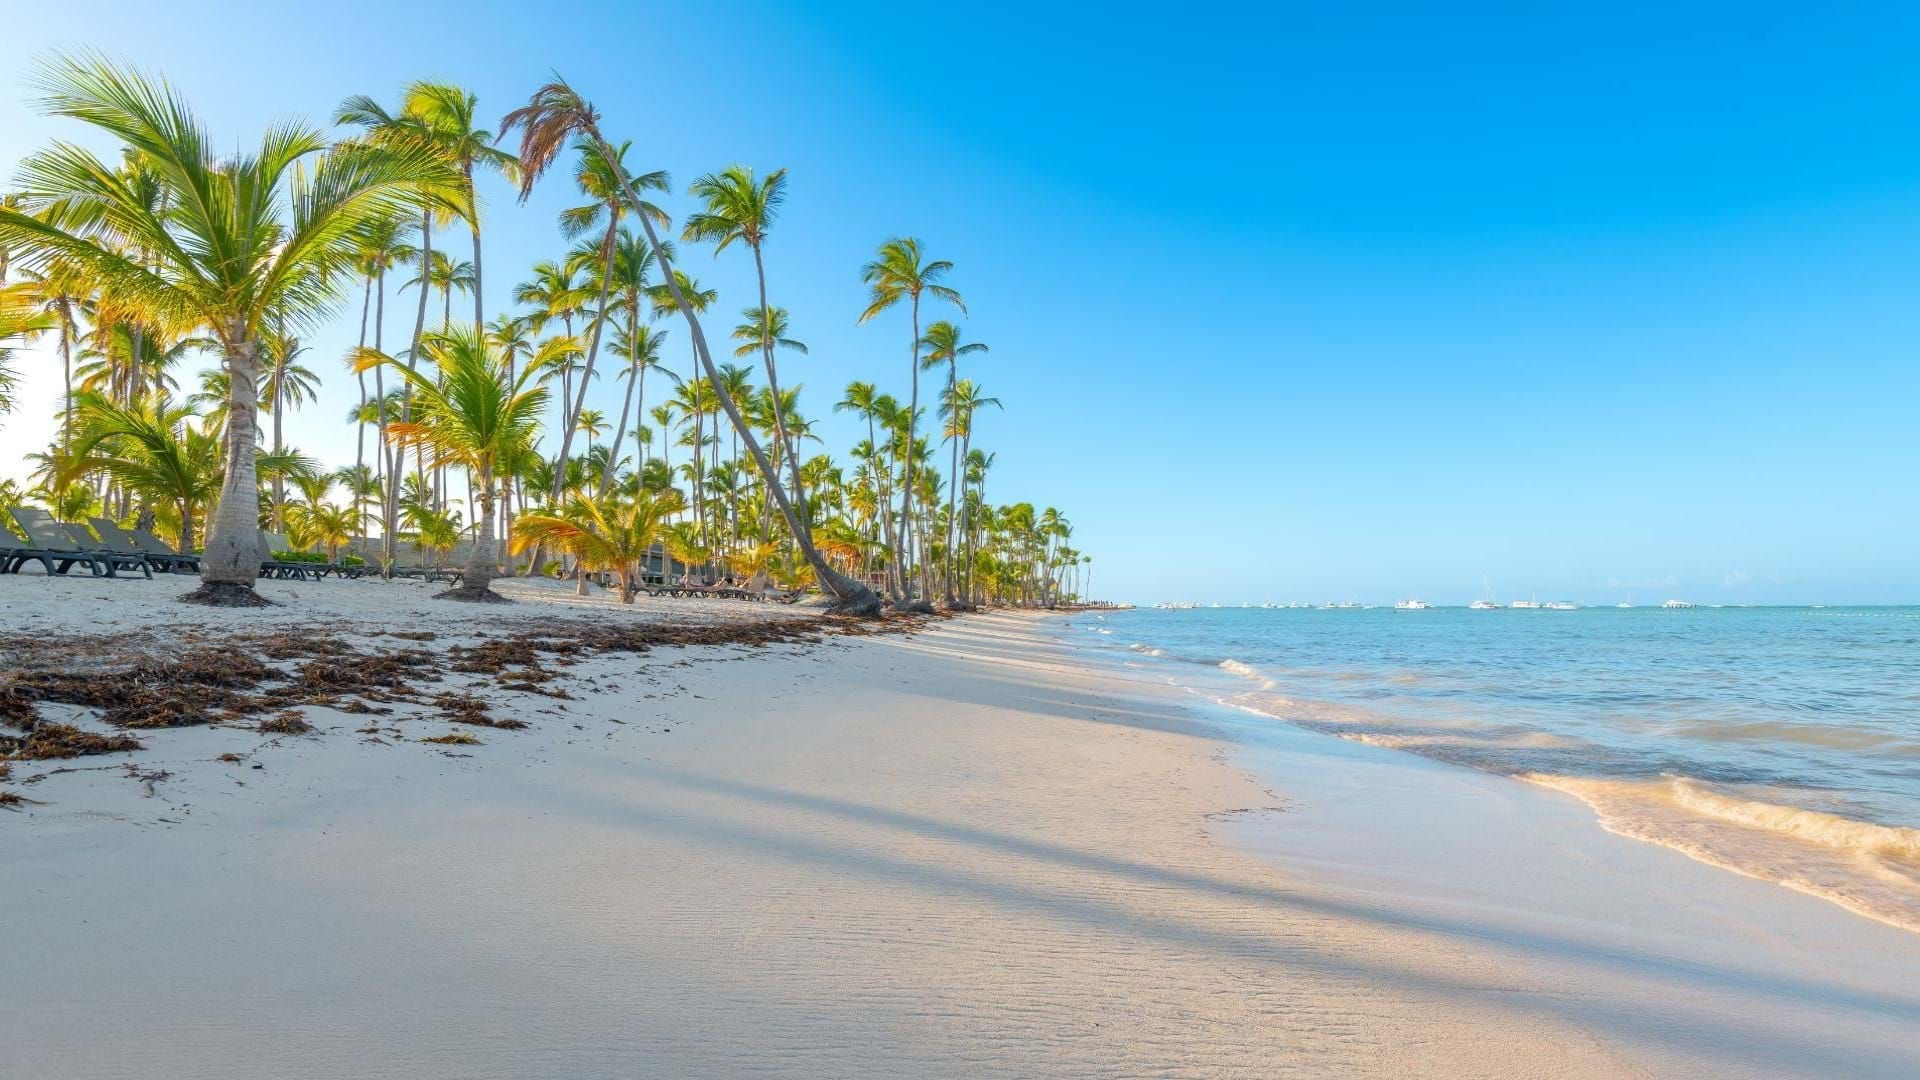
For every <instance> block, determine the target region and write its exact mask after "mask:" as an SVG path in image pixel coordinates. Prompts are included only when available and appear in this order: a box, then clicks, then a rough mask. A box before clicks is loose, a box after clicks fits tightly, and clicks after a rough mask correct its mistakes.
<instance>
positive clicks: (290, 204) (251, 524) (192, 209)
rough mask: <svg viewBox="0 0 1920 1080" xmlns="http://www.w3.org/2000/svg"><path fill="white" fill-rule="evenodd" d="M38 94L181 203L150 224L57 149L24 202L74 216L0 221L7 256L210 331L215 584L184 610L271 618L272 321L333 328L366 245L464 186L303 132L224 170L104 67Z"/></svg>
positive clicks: (399, 151)
mask: <svg viewBox="0 0 1920 1080" xmlns="http://www.w3.org/2000/svg"><path fill="white" fill-rule="evenodd" d="M39 81H40V83H41V85H42V87H43V89H44V96H43V98H42V102H43V104H44V106H45V108H46V109H47V111H48V112H49V113H51V114H54V115H59V116H67V117H72V118H75V119H78V120H82V121H84V122H86V123H88V124H91V125H92V126H94V127H96V128H99V129H101V130H102V131H103V132H105V133H107V134H109V135H112V136H114V137H117V138H118V139H120V140H121V141H122V142H124V143H126V144H127V145H128V146H130V147H131V148H133V149H134V150H136V151H138V152H139V153H140V155H141V156H142V158H143V160H144V161H145V162H146V163H147V164H148V165H149V166H150V167H151V168H152V169H153V170H154V172H155V174H156V175H157V176H158V177H159V178H160V182H161V183H162V184H163V185H164V186H165V187H166V188H167V189H168V190H169V191H170V192H171V193H172V195H171V197H170V198H169V199H168V200H167V207H166V209H165V211H164V212H160V213H156V212H153V211H151V210H150V209H149V208H148V207H147V206H144V205H141V204H140V203H139V201H138V199H137V196H136V193H134V192H131V191H129V190H128V189H127V183H128V182H127V181H126V180H125V179H124V178H123V177H121V176H120V175H118V174H117V173H116V171H115V170H113V169H110V168H108V167H107V166H106V165H105V164H104V163H103V162H101V161H100V160H99V159H98V158H96V157H94V156H93V155H92V154H91V153H89V152H87V151H85V150H82V149H80V148H79V147H77V146H75V145H73V144H68V143H61V144H57V145H55V146H54V147H52V148H50V149H48V150H44V151H41V152H40V153H37V154H34V155H33V156H31V157H29V158H28V159H27V160H26V161H25V162H24V163H23V165H22V166H21V173H20V175H21V181H22V182H21V189H22V193H23V194H24V195H25V196H26V202H27V204H28V205H29V206H33V205H36V204H38V205H48V206H52V205H58V206H61V207H63V208H64V209H65V211H66V213H65V214H63V215H62V217H63V219H64V220H63V222H61V223H55V222H52V221H46V220H41V219H38V218H36V217H34V216H32V215H30V214H26V213H22V212H20V211H14V210H0V245H5V246H8V247H11V248H16V249H25V250H27V251H28V253H29V256H28V257H29V260H46V259H67V260H71V261H72V262H74V263H76V264H78V265H80V266H81V267H83V268H84V269H85V271H86V272H87V273H88V274H89V275H90V276H92V277H93V278H95V279H96V280H98V281H100V282H101V283H103V285H104V286H105V287H108V288H110V289H111V290H112V291H113V292H114V293H115V294H116V295H118V296H122V297H125V298H129V299H130V300H132V301H136V302H138V303H139V305H140V306H141V307H142V308H143V309H144V310H146V311H147V312H149V313H150V314H151V316H152V317H153V318H154V319H155V321H158V322H162V323H166V324H169V325H175V326H183V325H191V324H203V325H205V326H206V327H208V328H209V329H210V330H211V332H212V334H213V336H214V338H215V339H217V340H218V341H219V343H220V349H221V353H222V362H223V366H224V367H225V369H226V371H227V373H228V376H229V390H228V407H227V443H228V446H227V461H226V467H225V469H224V487H223V489H222V491H221V496H220V504H219V508H218V509H217V510H216V511H215V513H214V516H213V520H212V529H211V532H210V535H209V537H208V542H207V551H206V557H205V558H204V559H202V560H201V577H202V582H203V584H202V587H201V588H200V589H199V590H196V591H195V592H194V593H191V594H189V595H188V597H186V598H187V599H190V600H194V601H197V602H202V603H263V602H264V601H262V600H261V599H260V597H259V596H258V595H257V594H256V593H255V592H254V590H253V583H254V580H255V579H256V578H257V577H258V576H259V572H260V558H259V550H258V548H259V544H258V540H257V536H258V531H257V528H256V526H255V523H256V521H257V520H258V517H259V489H258V486H257V484H256V473H255V467H254V466H255V462H254V449H255V442H256V415H257V410H258V400H257V396H256V388H257V387H258V385H259V371H260V368H259V365H260V353H261V342H262V338H263V337H264V335H265V332H266V330H267V328H268V327H267V323H268V318H269V315H270V314H271V315H273V316H274V317H276V318H283V319H285V320H286V321H287V322H288V323H289V324H292V325H295V326H300V325H303V324H306V323H308V322H310V321H312V320H313V319H315V318H317V317H318V316H319V315H321V314H323V313H324V312H325V311H327V310H328V309H329V308H330V307H331V306H332V305H333V303H334V301H335V299H336V296H337V294H338V290H339V286H340V284H341V283H342V282H344V281H346V280H347V277H348V273H349V271H350V270H351V268H352V266H353V261H354V256H355V252H356V244H355V234H356V233H357V231H358V230H359V229H361V228H362V227H364V226H365V225H367V224H368V223H369V222H371V221H373V220H375V219H378V218H380V217H383V216H386V215H389V214H392V213H394V212H396V211H397V210H399V209H400V208H401V207H402V206H403V205H405V204H406V203H407V202H408V201H409V200H410V199H414V198H418V197H419V194H420V193H421V192H422V191H443V190H445V188H446V186H447V185H448V184H449V183H450V181H451V180H452V179H453V177H451V176H450V175H449V173H448V170H447V169H446V168H445V166H444V164H443V163H442V162H440V161H439V160H438V159H436V158H435V157H434V156H433V155H431V154H428V153H425V152H423V151H421V150H419V149H417V148H413V147H407V146H391V147H375V146H365V145H349V146H341V147H335V148H332V149H329V148H328V146H327V143H326V140H325V138H324V137H323V136H322V134H321V133H320V132H319V131H317V130H314V129H311V128H306V127H303V126H299V125H295V124H283V125H280V126H277V127H275V128H274V129H272V130H271V131H269V132H268V133H267V135H266V136H265V137H264V138H263V139H262V140H261V144H260V147H259V149H258V151H257V152H255V153H253V154H251V155H243V156H238V157H224V156H216V153H215V151H214V150H213V147H212V143H211V140H210V139H209V137H208V135H207V133H206V131H205V129H204V128H202V127H201V125H200V123H199V121H198V119H197V118H196V117H195V116H194V114H193V112H192V110H191V108H190V107H189V106H188V105H187V103H186V102H185V101H184V100H182V99H181V98H180V97H179V95H178V94H177V93H176V92H175V91H174V90H173V89H172V88H171V87H169V86H168V85H167V84H165V83H164V82H161V81H159V80H156V79H153V78H150V77H148V76H146V75H144V74H142V73H140V72H138V71H133V70H124V71H123V70H121V69H118V68H116V67H114V66H113V65H111V64H109V63H107V62H106V61H104V60H100V59H96V58H91V57H85V58H81V57H62V58H59V59H57V60H55V61H54V62H53V63H51V64H50V65H48V66H47V67H45V68H43V69H42V71H41V72H40V75H39ZM116 244H124V245H126V246H129V247H133V248H135V249H138V250H141V251H145V252H147V253H148V258H147V259H145V260H142V259H137V258H134V257H132V256H129V255H128V254H126V253H124V252H123V251H121V250H116V246H114V245H116Z"/></svg>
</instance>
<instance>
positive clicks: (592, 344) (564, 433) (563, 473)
mask: <svg viewBox="0 0 1920 1080" xmlns="http://www.w3.org/2000/svg"><path fill="white" fill-rule="evenodd" d="M619 224H620V215H618V214H608V215H607V236H606V239H604V240H602V241H601V251H602V257H601V262H600V303H599V305H598V306H597V307H596V308H595V309H594V312H593V333H592V334H591V335H589V336H588V338H587V365H586V366H585V367H583V368H581V369H580V390H579V398H578V400H576V401H574V402H573V405H572V409H571V411H570V412H568V413H567V415H566V417H565V419H566V426H565V427H564V428H562V429H561V431H560V461H559V468H557V469H556V470H554V474H553V501H554V503H555V504H556V505H558V503H559V502H560V492H561V491H562V490H563V489H564V488H565V486H566V482H567V454H568V452H569V451H571V450H572V449H573V429H574V428H575V427H576V426H578V424H579V420H580V410H582V409H584V408H586V407H587V382H588V381H589V380H590V379H592V378H593V362H594V360H595V359H597V358H598V357H599V355H600V331H601V330H602V329H603V328H605V326H606V325H607V293H608V291H609V290H610V289H612V288H613V241H614V228H615V227H616V226H618V225H619ZM565 407H566V406H565V404H564V403H563V404H562V408H565Z"/></svg>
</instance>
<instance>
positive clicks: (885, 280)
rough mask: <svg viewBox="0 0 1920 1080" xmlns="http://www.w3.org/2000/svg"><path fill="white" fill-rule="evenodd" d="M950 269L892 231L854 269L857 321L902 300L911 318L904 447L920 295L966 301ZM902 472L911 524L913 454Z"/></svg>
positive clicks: (916, 407) (915, 393) (911, 413)
mask: <svg viewBox="0 0 1920 1080" xmlns="http://www.w3.org/2000/svg"><path fill="white" fill-rule="evenodd" d="M952 270H953V263H951V262H949V261H947V260H945V259H935V260H932V261H928V260H927V259H926V258H925V256H924V255H923V254H922V253H921V250H920V241H918V240H916V239H914V238H913V237H911V236H896V237H894V238H893V239H891V240H888V241H887V242H886V243H884V244H881V245H880V249H879V251H877V252H876V253H875V255H874V258H873V261H872V262H869V263H868V264H867V265H866V266H864V267H862V268H861V270H860V277H861V280H863V281H865V282H866V283H867V286H868V289H869V294H868V297H867V309H866V310H865V311H863V312H861V313H860V318H859V321H860V322H863V323H864V322H866V321H868V320H869V319H872V318H873V317H874V316H876V315H878V314H880V313H881V312H883V311H886V310H887V309H889V308H892V307H894V306H896V305H898V304H899V303H900V302H901V301H902V300H905V301H907V303H908V306H909V307H910V308H911V311H912V317H913V362H912V364H911V366H910V370H911V371H912V373H913V390H912V393H911V394H910V395H909V396H908V398H907V446H908V447H909V448H911V447H912V446H913V442H914V426H915V424H916V423H917V422H918V416H919V412H920V349H921V346H922V339H921V336H920V298H921V297H922V296H923V295H924V296H932V297H936V298H938V299H941V300H945V301H947V302H948V303H950V304H952V305H953V306H955V307H957V308H959V309H960V311H961V313H962V314H965V313H966V310H967V305H966V302H965V301H963V300H961V299H960V294H959V293H958V292H955V291H954V290H953V289H952V288H951V287H949V286H947V285H943V284H941V281H942V280H943V279H945V278H946V276H947V274H948V273H950V272H951V271H952ZM906 469H907V471H906V476H905V480H904V482H903V483H902V484H901V485H900V516H901V518H902V519H903V521H904V522H905V524H903V526H902V527H903V528H909V527H911V523H912V522H913V520H914V517H913V486H914V485H913V456H912V454H908V456H907V466H906ZM920 549H921V552H922V557H921V559H920V578H921V582H922V585H923V587H924V585H925V584H926V582H927V581H928V575H929V573H930V572H931V570H930V568H929V567H928V565H927V560H926V558H925V554H924V553H925V549H926V544H925V542H924V541H922V543H921V545H920Z"/></svg>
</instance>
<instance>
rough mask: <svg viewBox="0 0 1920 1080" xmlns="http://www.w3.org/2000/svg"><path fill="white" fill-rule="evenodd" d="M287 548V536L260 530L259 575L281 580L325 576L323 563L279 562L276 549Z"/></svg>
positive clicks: (282, 549)
mask: <svg viewBox="0 0 1920 1080" xmlns="http://www.w3.org/2000/svg"><path fill="white" fill-rule="evenodd" d="M285 550H287V538H286V537H284V536H279V535H277V534H272V533H268V532H267V531H266V530H265V529H262V530H260V576H261V577H266V578H276V579H278V580H281V581H288V580H293V581H309V580H313V579H317V578H321V577H325V576H326V564H324V563H300V562H281V561H280V560H279V559H276V558H274V557H273V553H274V552H276V551H285Z"/></svg>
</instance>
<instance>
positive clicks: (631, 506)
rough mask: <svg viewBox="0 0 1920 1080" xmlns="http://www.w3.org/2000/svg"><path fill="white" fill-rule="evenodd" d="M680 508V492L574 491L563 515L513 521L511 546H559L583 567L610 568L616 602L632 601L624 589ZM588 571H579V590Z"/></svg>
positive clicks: (628, 591) (553, 547)
mask: <svg viewBox="0 0 1920 1080" xmlns="http://www.w3.org/2000/svg"><path fill="white" fill-rule="evenodd" d="M682 509H685V504H684V503H683V502H682V500H681V498H680V493H679V492H678V491H675V490H673V489H671V488H669V489H667V490H666V491H663V492H652V491H645V490H642V491H640V492H637V493H636V494H635V495H634V497H633V498H631V499H627V498H622V497H620V496H617V495H602V496H600V497H599V498H594V499H588V498H585V497H581V496H576V497H575V498H574V500H573V502H572V504H571V505H570V506H569V507H568V512H567V513H566V514H528V515H526V516H525V517H523V518H521V519H520V520H519V521H518V522H517V523H516V524H515V526H514V531H513V547H514V550H516V551H525V550H528V549H530V548H535V547H546V548H552V549H554V550H555V551H564V552H566V553H567V554H568V555H570V556H572V557H573V559H574V561H575V562H577V563H579V564H580V568H581V569H582V570H589V571H591V570H610V571H612V572H613V575H614V577H615V579H616V580H617V581H618V582H619V585H620V602H621V603H623V604H631V603H633V590H632V589H631V588H629V587H628V586H629V583H630V582H632V580H633V578H634V574H635V572H636V569H637V568H640V567H641V566H642V564H644V563H645V561H646V558H647V555H648V553H649V552H650V551H652V549H653V547H654V545H655V544H659V543H661V542H663V541H664V540H666V538H667V518H669V517H672V516H673V515H674V514H677V513H679V512H680V511H681V510H682ZM586 584H587V576H586V575H585V574H582V575H580V588H581V590H582V591H583V592H584V590H585V589H586Z"/></svg>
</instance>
